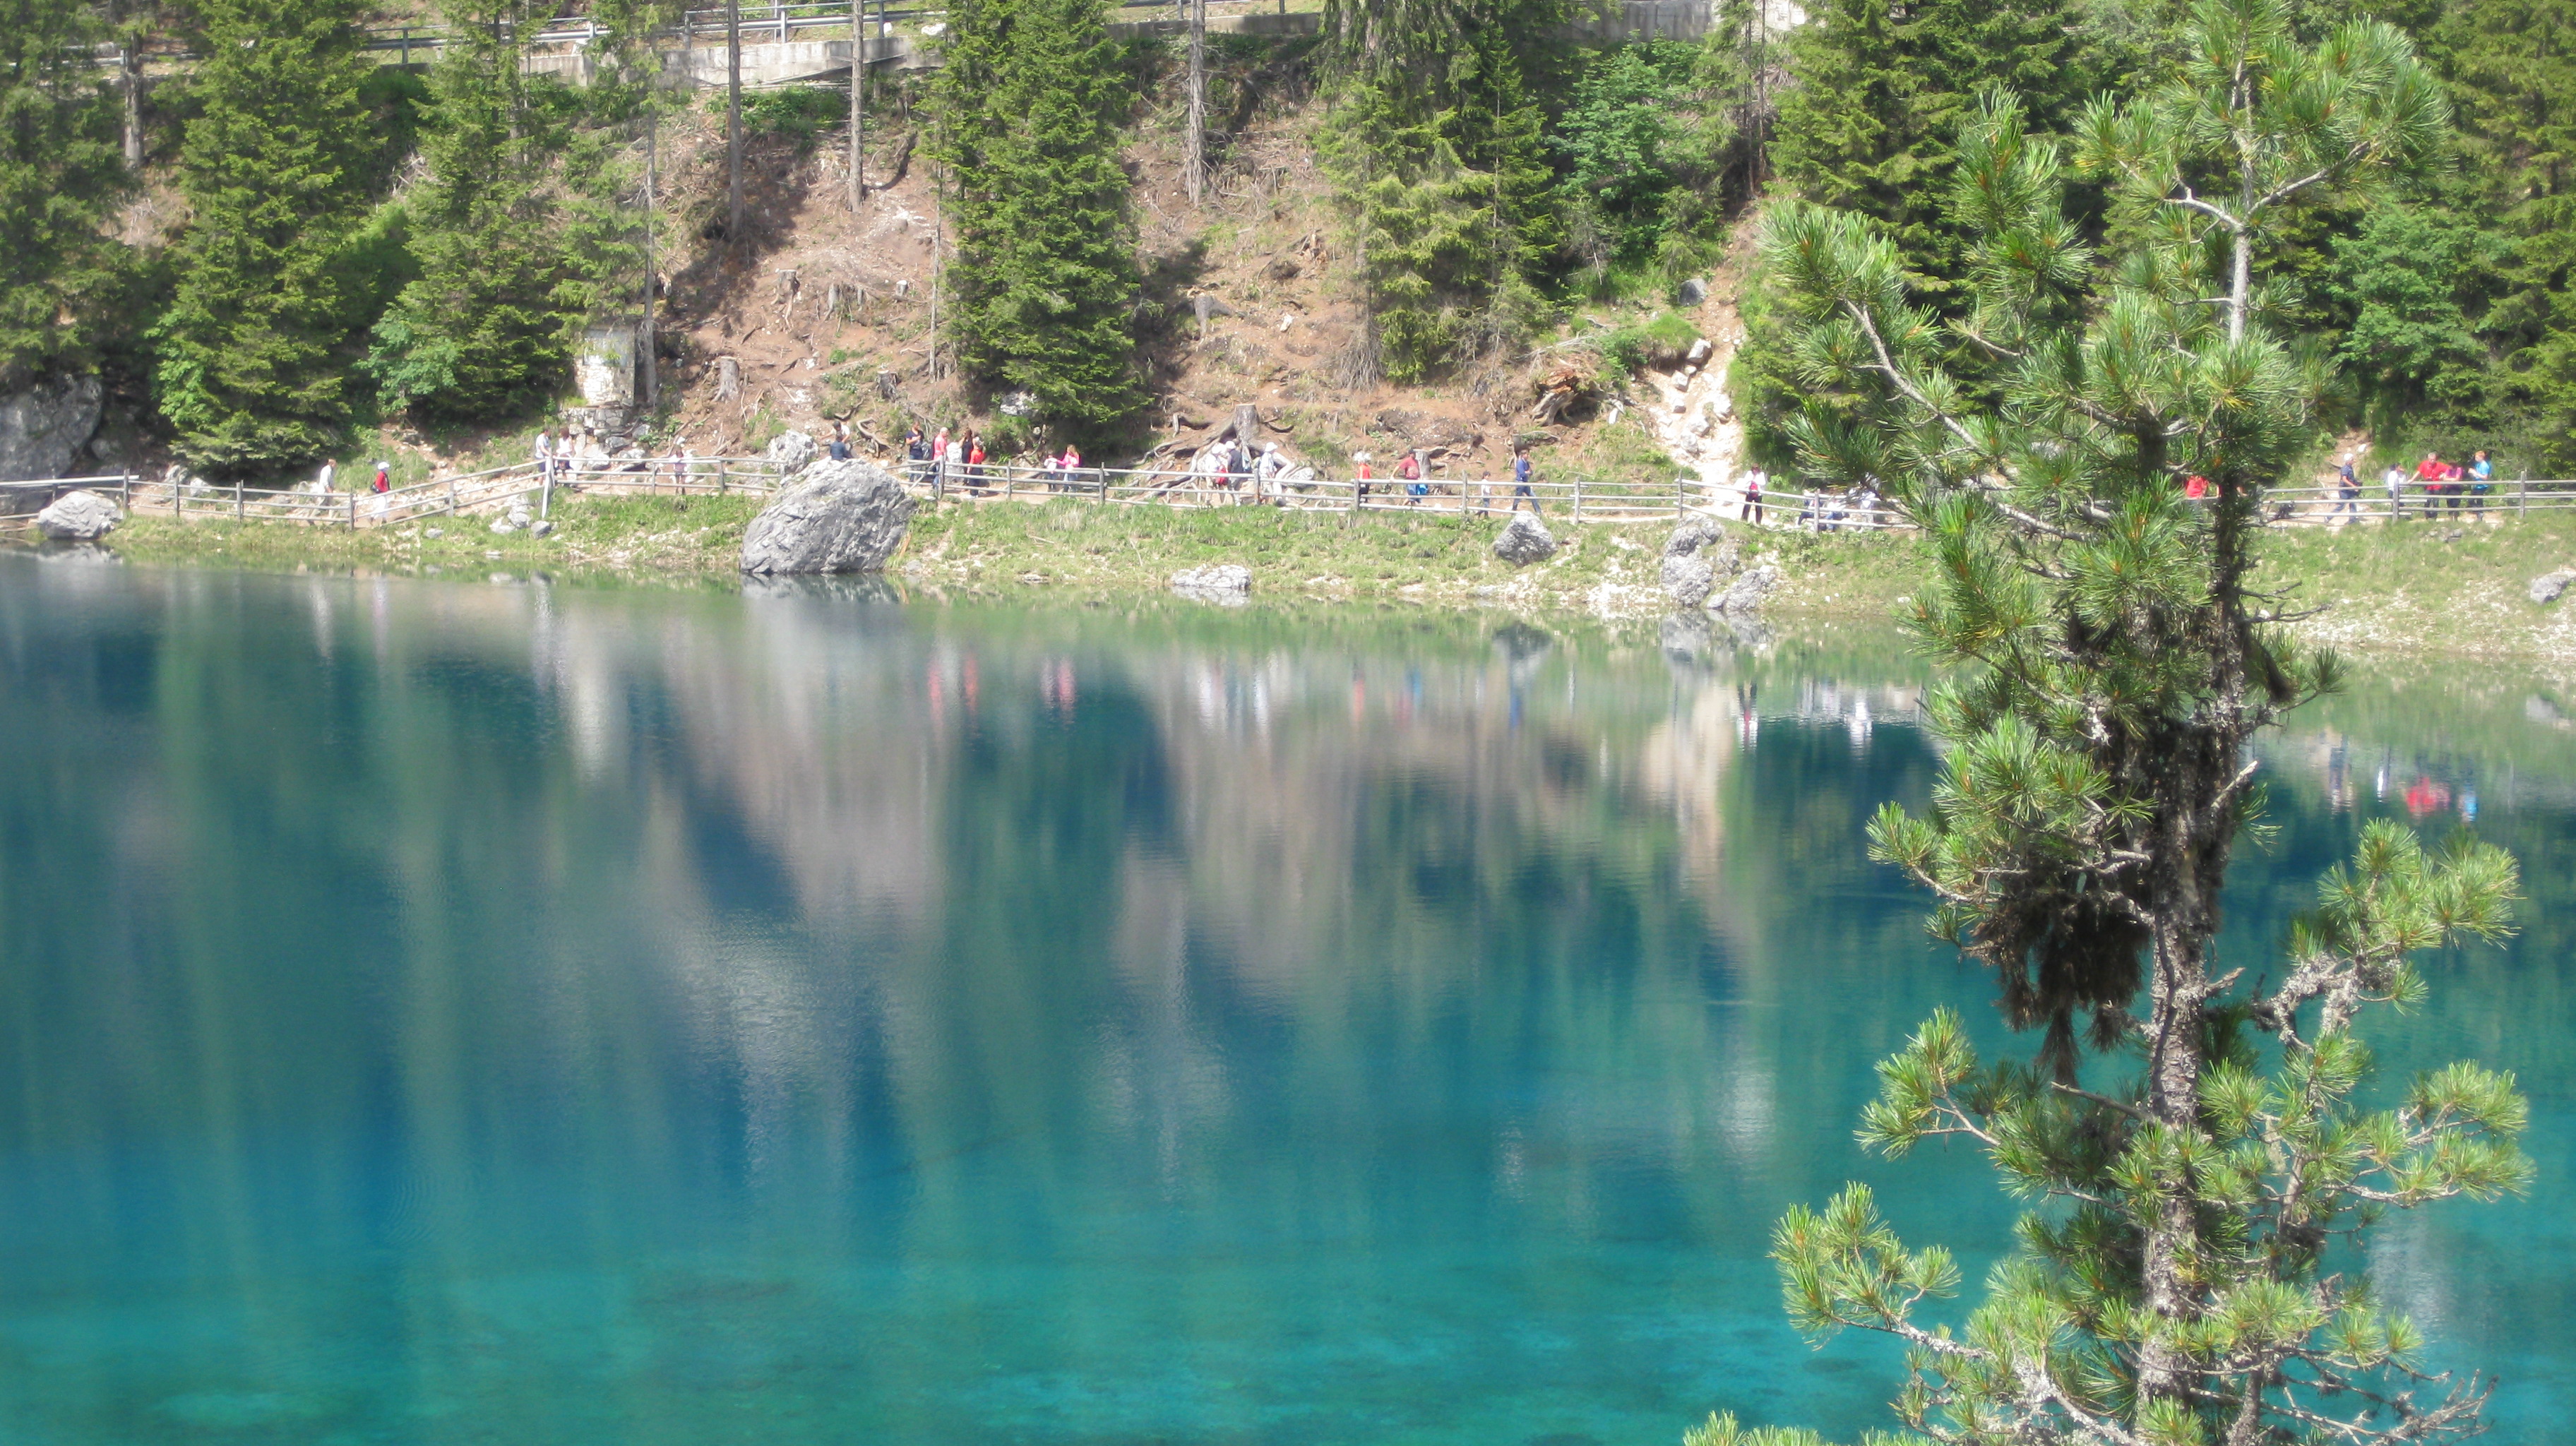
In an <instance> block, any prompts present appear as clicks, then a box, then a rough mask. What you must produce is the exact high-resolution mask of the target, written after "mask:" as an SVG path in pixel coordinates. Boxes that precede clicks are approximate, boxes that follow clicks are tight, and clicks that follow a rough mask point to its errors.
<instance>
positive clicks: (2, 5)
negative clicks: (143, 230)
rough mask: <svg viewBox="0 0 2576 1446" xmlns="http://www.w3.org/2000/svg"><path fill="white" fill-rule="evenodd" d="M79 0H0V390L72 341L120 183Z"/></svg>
mask: <svg viewBox="0 0 2576 1446" xmlns="http://www.w3.org/2000/svg"><path fill="white" fill-rule="evenodd" d="M92 22H93V17H92V15H91V12H90V9H89V7H88V6H86V5H83V4H81V3H79V0H0V392H7V391H11V390H14V389H15V388H16V387H17V385H18V384H19V383H21V382H23V381H24V380H25V379H26V378H27V376H28V375H29V374H30V373H31V372H34V371H36V370H38V369H40V368H42V367H43V366H45V365H46V364H47V363H49V362H52V361H54V360H55V359H56V358H58V357H61V356H63V355H65V354H66V353H70V352H74V351H76V350H77V349H78V348H79V347H80V345H81V343H82V341H83V339H84V338H83V335H82V333H83V331H84V326H83V322H84V321H85V319H86V317H85V314H84V313H85V311H86V309H87V306H88V295H87V294H88V293H89V292H90V291H92V290H93V289H94V288H95V287H97V286H98V284H99V283H100V282H101V281H102V280H103V274H104V272H105V271H106V269H107V265H108V260H109V253H110V252H111V251H112V249H113V243H112V242H111V241H110V240H109V239H108V238H107V237H106V236H105V235H104V234H103V232H102V228H103V226H104V224H105V222H106V219H107V213H108V210H109V208H110V207H111V206H112V205H113V204H114V203H115V201H116V198H117V193H118V191H119V190H120V189H121V188H122V186H123V185H124V183H125V180H126V175H125V167H124V165H123V163H122V162H121V160H120V158H119V156H118V152H117V116H116V102H115V100H114V98H113V97H111V96H110V95H109V94H108V89H107V85H106V82H105V80H104V79H103V76H102V73H101V71H100V70H99V68H98V66H97V65H96V64H95V63H94V62H93V61H92V59H91V58H90V56H89V55H88V54H87V53H86V50H85V45H86V43H87V42H89V41H90V40H92V39H93V38H94V27H93V23H92Z"/></svg>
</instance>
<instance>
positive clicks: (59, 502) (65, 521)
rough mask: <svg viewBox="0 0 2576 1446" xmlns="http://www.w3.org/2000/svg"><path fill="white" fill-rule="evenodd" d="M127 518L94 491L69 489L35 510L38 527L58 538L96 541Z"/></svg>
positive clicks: (66, 540)
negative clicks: (42, 507) (40, 510)
mask: <svg viewBox="0 0 2576 1446" xmlns="http://www.w3.org/2000/svg"><path fill="white" fill-rule="evenodd" d="M123 520H124V519H123V518H122V516H120V515H119V514H118V512H117V510H116V504H115V503H113V502H110V501H108V500H107V499H106V498H104V497H101V496H99V495H98V494H97V493H95V492H87V491H81V492H66V493H64V494H63V495H62V496H60V497H57V498H55V499H54V500H53V501H52V502H51V503H49V504H47V505H46V507H45V510H44V511H42V512H39V513H37V514H36V530H37V531H38V532H41V533H43V534H45V535H46V536H47V537H50V538H52V539H53V540H54V541H56V542H96V541H98V540H99V539H100V538H102V537H105V536H107V535H108V534H109V533H111V532H114V531H115V530H116V524H117V523H119V522H120V521H123Z"/></svg>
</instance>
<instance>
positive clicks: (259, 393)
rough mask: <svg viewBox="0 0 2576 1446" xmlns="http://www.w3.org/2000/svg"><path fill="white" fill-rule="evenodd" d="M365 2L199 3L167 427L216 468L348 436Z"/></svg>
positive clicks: (167, 319)
mask: <svg viewBox="0 0 2576 1446" xmlns="http://www.w3.org/2000/svg"><path fill="white" fill-rule="evenodd" d="M353 12H354V5H353V4H352V0H202V4H201V6H200V9H199V11H198V22H199V23H198V33H197V34H196V36H195V37H194V43H193V46H192V48H193V49H194V50H195V51H196V52H197V54H198V55H199V56H201V57H202V59H201V60H199V62H198V64H197V70H196V73H195V75H194V77H193V81H192V92H193V94H194V96H195V97H196V100H197V104H198V113H197V115H196V117H195V118H194V119H193V120H191V121H190V122H189V124H188V132H187V138H186V141H185V143H184V146H183V149H182V158H181V167H180V177H179V183H180V187H181V189H182V191H184V192H185V194H186V196H187V198H188V203H189V207H190V210H191V212H192V216H191V220H190V223H189V227H188V231H187V233H186V235H185V236H184V237H183V238H182V239H181V240H180V242H179V245H178V256H177V270H178V286H177V292H176V295H175V297H174V298H173V300H172V303H171V307H170V310H169V311H168V312H166V313H165V314H164V315H163V317H162V318H161V322H160V325H159V327H158V329H157V335H158V339H159V342H160V363H159V372H158V377H157V385H158V391H159V394H160V400H161V411H162V415H163V416H164V417H166V418H167V419H168V420H169V422H170V425H171V427H172V429H173V430H174V432H175V433H176V437H175V443H176V446H177V449H178V451H179V454H180V455H181V456H183V457H185V458H187V459H188V460H189V461H191V462H193V463H195V464H197V465H199V466H201V467H205V468H208V469H211V470H214V471H217V472H234V473H239V472H245V471H256V470H261V469H267V468H274V467H278V466H281V465H286V464H291V463H299V462H303V461H306V460H309V459H311V458H315V457H319V456H322V455H323V454H324V453H326V452H328V451H330V450H331V449H332V447H333V446H334V444H335V443H336V442H338V441H339V439H340V438H341V437H342V436H343V435H344V434H345V433H346V431H347V428H348V425H349V421H350V417H351V400H352V398H351V395H350V389H349V385H348V373H349V368H350V365H351V363H352V362H353V361H354V360H355V357H354V351H355V346H354V333H355V332H356V331H357V330H358V329H359V328H361V327H363V326H364V325H365V324H366V321H367V318H365V317H359V316H353V315H352V314H351V311H352V294H351V293H352V289H353V288H352V287H351V285H350V283H349V279H348V278H347V277H345V276H344V275H343V269H342V267H341V266H340V264H339V262H340V260H341V258H342V254H343V252H344V251H345V249H346V248H347V247H348V246H349V245H350V244H351V242H352V241H353V240H355V239H357V238H358V234H359V232H360V223H361V222H362V221H363V219H364V218H365V215H366V206H367V198H366V194H365V190H364V186H363V183H362V178H363V173H364V171H365V168H366V166H367V163H368V161H369V160H370V158H371V152H372V151H373V150H374V149H375V147H376V137H375V129H374V126H373V125H372V124H371V117H370V115H369V113H368V110H367V108H366V107H365V105H364V104H363V103H362V102H361V101H360V98H359V87H360V84H361V82H362V81H363V80H364V79H365V78H366V76H367V74H368V72H369V71H370V70H371V69H372V66H371V65H370V64H369V62H368V61H367V59H366V57H365V55H364V54H363V53H362V52H361V51H360V50H359V48H358V41H359V37H358V34H357V31H356V30H355V29H354V28H353V27H352V25H351V23H350V22H351V17H352V14H353Z"/></svg>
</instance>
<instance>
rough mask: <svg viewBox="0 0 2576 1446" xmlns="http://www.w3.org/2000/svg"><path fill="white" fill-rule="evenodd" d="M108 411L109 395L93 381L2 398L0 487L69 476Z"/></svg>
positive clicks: (62, 382) (42, 385) (65, 380)
mask: <svg viewBox="0 0 2576 1446" xmlns="http://www.w3.org/2000/svg"><path fill="white" fill-rule="evenodd" d="M106 405H107V389H106V388H105V387H102V386H100V385H99V380H98V378H96V377H94V376H77V377H55V378H53V379H51V380H49V381H42V382H38V383H36V384H35V385H34V386H31V387H29V388H27V389H26V390H25V391H22V392H15V393H12V394H10V395H8V396H0V482H19V481H42V480H44V479H46V478H51V477H61V476H64V475H66V474H68V473H69V472H70V471H71V469H72V459H73V458H75V457H77V456H79V455H80V450H81V448H82V447H83V446H85V445H87V444H88V442H89V439H90V434H91V433H93V432H96V431H97V430H98V418H99V413H100V412H101V411H102V410H104V409H105V407H106Z"/></svg>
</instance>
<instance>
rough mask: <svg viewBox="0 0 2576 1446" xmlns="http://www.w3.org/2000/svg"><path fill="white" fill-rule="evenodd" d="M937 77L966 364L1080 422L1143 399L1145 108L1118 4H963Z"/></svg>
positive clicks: (1093, 424)
mask: <svg viewBox="0 0 2576 1446" xmlns="http://www.w3.org/2000/svg"><path fill="white" fill-rule="evenodd" d="M948 26H949V28H948V34H947V37H946V40H945V44H944V48H943V52H942V54H943V57H944V61H945V63H944V65H943V66H942V68H941V70H940V72H939V76H938V79H937V80H936V81H935V82H934V83H933V88H932V92H931V93H932V97H933V103H934V105H935V106H936V108H937V109H936V115H937V122H936V124H937V130H936V133H935V134H936V139H935V143H934V147H935V153H936V156H937V159H938V160H939V162H940V164H941V165H942V166H943V167H945V168H946V170H947V173H948V178H949V189H948V201H947V216H946V220H947V230H948V232H949V234H951V235H952V236H954V237H955V238H956V259H955V260H954V261H953V262H951V263H950V264H949V265H948V267H947V275H946V285H947V289H948V292H949V298H948V307H947V316H946V318H945V323H944V324H945V328H946V331H947V334H948V336H949V338H950V339H951V340H953V342H954V343H955V346H956V352H957V357H958V360H959V361H960V362H961V363H962V364H963V365H964V367H965V368H966V370H967V372H968V373H969V374H970V375H971V376H973V377H974V378H976V379H977V380H978V381H980V382H982V383H983V384H985V385H988V386H991V387H993V388H995V389H997V390H1011V391H1025V392H1027V393H1029V394H1030V396H1031V397H1032V398H1034V399H1035V402H1036V410H1037V414H1038V415H1039V416H1040V417H1042V418H1045V419H1047V420H1049V421H1052V422H1055V423H1058V424H1060V425H1063V426H1067V427H1069V428H1072V429H1074V430H1078V431H1089V432H1097V431H1099V430H1102V429H1107V428H1112V427H1115V426H1116V425H1118V424H1119V423H1121V422H1123V421H1124V420H1125V419H1127V418H1128V417H1130V416H1132V415H1133V414H1134V413H1135V411H1136V409H1137V408H1138V407H1140V406H1142V405H1144V400H1145V392H1144V387H1143V383H1142V378H1141V375H1140V368H1139V363H1138V357H1137V351H1136V343H1135V340H1134V318H1135V311H1136V305H1137V301H1138V297H1139V293H1140V291H1141V289H1142V285H1143V282H1142V277H1141V275H1140V273H1139V270H1138V267H1137V261H1136V219H1135V215H1134V212H1133V210H1132V209H1131V207H1130V203H1129V197H1128V186H1127V175H1126V172H1125V171H1124V169H1122V168H1121V166H1120V164H1119V145H1120V139H1121V120H1122V118H1123V116H1124V113H1125V111H1126V109H1127V107H1128V105H1129V103H1130V95H1131V92H1130V91H1129V89H1128V86H1127V85H1126V83H1125V79H1124V77H1125V68H1124V67H1123V66H1122V65H1120V64H1119V57H1118V51H1117V47H1116V45H1115V44H1114V43H1113V42H1112V41H1111V40H1110V38H1109V27H1108V22H1107V19H1106V11H1105V8H1104V4H1103V0H962V3H959V4H957V5H955V6H954V7H953V8H951V10H950V11H949V17H948Z"/></svg>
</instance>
